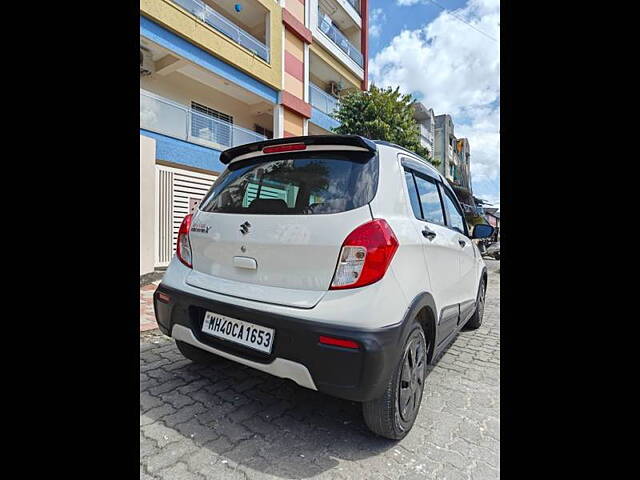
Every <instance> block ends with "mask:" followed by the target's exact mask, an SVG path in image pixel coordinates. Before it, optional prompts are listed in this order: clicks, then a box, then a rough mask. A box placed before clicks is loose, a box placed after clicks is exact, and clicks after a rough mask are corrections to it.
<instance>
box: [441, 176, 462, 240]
mask: <svg viewBox="0 0 640 480" xmlns="http://www.w3.org/2000/svg"><path fill="white" fill-rule="evenodd" d="M440 188H441V190H442V193H443V195H442V200H443V201H444V206H445V208H446V209H447V215H448V217H449V226H450V227H451V228H455V229H456V230H458V231H459V232H460V233H462V234H464V235H466V233H465V228H464V217H463V215H462V214H461V213H460V211H459V210H458V208H457V206H456V203H455V202H454V200H453V199H452V198H451V194H450V193H449V190H447V189H446V188H443V187H440Z"/></svg>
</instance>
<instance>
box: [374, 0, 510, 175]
mask: <svg viewBox="0 0 640 480" xmlns="http://www.w3.org/2000/svg"><path fill="white" fill-rule="evenodd" d="M418 1H419V0H397V4H398V5H412V4H415V3H418ZM426 2H427V0H423V1H422V3H426ZM453 13H454V14H455V15H456V16H458V17H460V18H463V19H464V20H465V21H466V22H468V23H470V24H471V25H473V27H475V28H476V29H478V30H481V31H483V32H485V33H486V34H487V35H489V36H491V37H493V38H495V39H498V40H499V35H500V33H499V22H500V2H499V0H469V2H468V3H467V5H466V6H465V7H464V8H462V9H459V10H456V11H454V12H453ZM369 72H370V79H371V81H372V82H373V83H375V84H376V85H379V86H387V85H390V86H396V85H399V86H400V90H401V91H403V92H406V93H415V92H419V93H420V94H421V95H422V98H421V101H422V103H424V104H425V105H426V106H427V107H432V108H433V109H434V111H435V113H436V115H439V114H442V113H448V114H450V115H451V116H452V117H453V121H454V125H455V134H456V136H457V137H463V136H465V137H467V138H468V139H469V143H470V145H471V173H472V179H473V180H474V184H475V183H476V181H479V180H482V179H489V180H494V181H495V180H496V179H497V178H498V176H499V169H500V134H499V130H500V110H499V108H500V107H499V100H500V48H499V43H498V42H495V41H493V40H491V39H490V38H487V37H486V36H485V35H483V34H481V33H479V32H478V31H476V30H474V29H473V28H471V27H470V26H469V25H467V24H465V23H463V22H462V21H460V20H459V19H457V18H455V17H454V16H452V15H450V14H448V13H446V12H442V13H440V14H439V15H438V17H436V19H435V20H433V21H432V22H431V23H429V24H426V25H425V26H424V27H422V28H420V29H417V30H403V31H401V32H400V34H398V35H397V36H396V37H394V38H393V39H392V40H391V42H390V43H389V45H387V46H386V47H385V48H383V49H382V50H381V51H379V52H378V54H377V55H376V56H375V57H374V58H373V59H371V60H370V63H369Z"/></svg>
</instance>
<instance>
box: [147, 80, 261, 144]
mask: <svg viewBox="0 0 640 480" xmlns="http://www.w3.org/2000/svg"><path fill="white" fill-rule="evenodd" d="M140 128H144V129H146V130H151V131H154V132H157V133H162V134H164V135H167V136H169V137H174V138H179V139H180V140H186V141H188V142H193V143H200V144H202V143H205V144H213V145H211V146H212V147H217V148H228V147H237V146H238V145H243V144H245V143H251V142H259V141H261V140H265V138H266V137H265V136H264V135H260V134H259V133H256V132H252V131H251V130H247V129H246V128H242V127H238V126H236V125H234V124H232V123H229V122H225V121H223V120H220V119H217V118H213V117H211V116H209V115H205V114H203V113H200V112H196V111H194V110H192V109H190V108H187V107H185V106H184V105H180V104H178V103H174V102H172V101H170V100H167V99H165V98H162V97H159V96H157V95H153V94H150V93H149V92H145V91H140Z"/></svg>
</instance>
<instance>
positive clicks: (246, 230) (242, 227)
mask: <svg viewBox="0 0 640 480" xmlns="http://www.w3.org/2000/svg"><path fill="white" fill-rule="evenodd" d="M249 227H251V224H250V223H249V222H244V223H243V224H242V225H240V231H241V232H242V234H243V235H246V234H247V233H249Z"/></svg>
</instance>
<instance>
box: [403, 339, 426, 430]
mask: <svg viewBox="0 0 640 480" xmlns="http://www.w3.org/2000/svg"><path fill="white" fill-rule="evenodd" d="M426 351H427V349H426V344H425V340H424V336H422V335H416V336H415V337H414V338H413V339H412V340H411V343H409V345H408V347H407V349H406V350H405V353H404V357H403V359H402V372H401V373H400V386H399V387H400V388H398V406H399V411H400V417H401V418H402V420H404V421H405V422H410V421H411V420H412V419H413V418H414V417H415V414H416V412H417V410H418V408H419V407H420V401H421V400H422V389H423V384H424V377H425V372H426Z"/></svg>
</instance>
